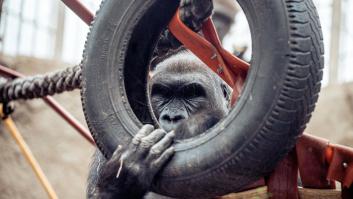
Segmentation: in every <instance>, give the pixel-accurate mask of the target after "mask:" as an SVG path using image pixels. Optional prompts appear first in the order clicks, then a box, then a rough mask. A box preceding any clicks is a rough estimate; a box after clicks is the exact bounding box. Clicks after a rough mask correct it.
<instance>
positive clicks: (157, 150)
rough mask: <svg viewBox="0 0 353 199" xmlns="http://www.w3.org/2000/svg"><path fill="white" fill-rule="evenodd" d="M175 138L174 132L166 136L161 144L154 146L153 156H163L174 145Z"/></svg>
mask: <svg viewBox="0 0 353 199" xmlns="http://www.w3.org/2000/svg"><path fill="white" fill-rule="evenodd" d="M174 137H175V133H174V131H171V132H169V133H168V134H167V135H166V136H164V137H163V138H162V139H161V140H160V141H159V142H157V143H156V144H155V145H153V146H152V148H151V150H150V153H152V154H161V153H162V152H163V151H165V150H166V149H167V148H168V147H170V145H171V144H172V142H173V140H174Z"/></svg>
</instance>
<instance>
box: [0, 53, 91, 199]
mask: <svg viewBox="0 0 353 199" xmlns="http://www.w3.org/2000/svg"><path fill="white" fill-rule="evenodd" d="M13 65H14V66H16V68H18V69H19V70H20V71H22V72H23V73H25V74H35V73H36V72H38V73H43V72H46V71H52V70H54V69H57V68H61V67H59V65H60V66H64V67H66V66H67V65H61V64H55V63H52V62H45V61H44V62H43V61H36V60H33V59H26V58H20V59H19V60H16V62H14V63H13ZM17 66H21V67H17ZM64 67H63V68H64ZM55 99H57V101H59V102H60V103H61V104H62V105H63V106H64V107H65V108H66V109H67V110H69V111H70V112H71V113H72V114H73V115H74V116H75V117H76V118H77V119H78V120H80V121H81V122H82V124H84V125H85V121H84V117H83V113H82V108H81V102H80V94H79V91H75V92H70V93H65V94H62V95H58V96H55ZM13 118H14V120H15V122H16V124H17V125H18V128H19V130H20V131H21V133H22V135H23V137H24V139H25V140H26V141H27V143H28V145H29V146H30V148H31V149H32V151H33V154H34V155H35V157H36V158H37V159H38V161H39V163H40V165H41V166H42V168H43V170H44V172H45V174H46V175H47V177H48V178H49V181H50V182H51V183H52V185H53V187H54V190H55V191H56V192H57V194H58V196H59V198H68V199H71V198H75V199H76V198H77V199H78V198H85V186H86V176H87V172H88V167H89V162H90V157H91V155H92V153H93V151H94V147H93V146H91V145H90V144H89V143H88V142H87V141H86V140H84V139H83V138H82V137H80V135H78V134H77V132H76V131H75V130H74V129H73V128H72V127H71V126H69V125H68V124H67V123H66V122H65V121H63V120H62V119H61V118H60V117H59V116H58V115H57V114H56V113H55V112H54V111H52V110H51V109H50V108H48V106H46V104H45V103H44V102H43V101H42V100H32V101H26V102H25V101H19V102H16V112H15V113H14V115H13ZM0 160H1V163H0V199H10V198H11V199H24V198H31V199H32V198H37V199H41V198H48V197H47V195H46V192H45V191H43V189H42V187H41V186H40V184H39V181H38V180H37V179H36V177H35V175H34V173H33V172H32V170H31V168H30V167H29V166H28V164H27V162H26V161H25V159H24V158H23V157H22V156H21V153H20V151H19V148H18V146H17V145H16V144H15V142H14V140H13V139H12V137H11V136H10V134H9V133H8V131H6V130H4V129H3V128H1V130H0Z"/></svg>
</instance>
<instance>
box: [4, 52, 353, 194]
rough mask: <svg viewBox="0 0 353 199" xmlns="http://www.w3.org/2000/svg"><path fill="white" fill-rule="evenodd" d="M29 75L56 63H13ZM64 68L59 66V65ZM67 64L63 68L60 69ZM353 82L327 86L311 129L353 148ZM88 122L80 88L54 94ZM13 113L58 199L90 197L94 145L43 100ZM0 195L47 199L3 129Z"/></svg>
mask: <svg viewBox="0 0 353 199" xmlns="http://www.w3.org/2000/svg"><path fill="white" fill-rule="evenodd" d="M9 62H10V64H11V65H14V66H16V67H17V68H18V69H20V71H22V72H24V73H25V74H36V73H43V72H46V71H52V70H53V69H55V68H58V67H57V66H58V65H59V66H64V67H65V66H66V65H62V64H55V63H51V62H43V61H36V60H33V59H26V58H20V59H17V60H16V61H12V62H11V61H9ZM59 68H60V67H59ZM61 68H63V67H61ZM352 96H353V84H346V85H344V86H332V87H328V88H325V89H323V91H322V94H321V97H320V102H319V103H318V105H317V109H316V111H315V113H314V115H313V119H312V120H311V122H310V124H309V126H308V128H307V132H310V133H312V134H315V135H318V136H321V137H325V138H328V139H329V140H331V141H332V142H333V143H340V144H345V145H347V146H352V147H353V97H352ZM55 98H56V99H57V100H58V101H59V102H61V104H62V105H64V107H66V108H67V109H68V110H69V111H70V112H71V113H73V115H74V116H75V117H76V118H78V119H79V120H80V121H81V122H82V123H83V124H85V122H84V118H83V114H82V107H81V103H80V97H79V92H78V91H75V92H70V93H65V94H62V95H58V96H55ZM16 105H17V108H16V112H15V114H14V115H13V117H14V120H15V122H16V124H17V125H18V128H19V130H20V131H21V133H22V134H23V136H24V138H25V140H26V141H27V143H28V145H29V146H30V147H31V149H32V150H33V153H34V155H35V156H36V158H37V159H38V161H39V163H40V165H41V166H42V168H43V170H44V172H45V173H46V174H47V176H48V178H49V180H50V182H51V183H52V185H53V187H54V189H55V191H56V192H57V194H58V196H59V198H68V199H71V198H74V199H79V198H85V186H86V177H87V172H88V167H89V166H88V165H89V162H90V156H91V154H92V153H93V150H94V147H92V146H91V145H90V144H89V143H88V142H87V141H86V140H84V139H83V138H82V137H80V136H79V135H78V134H77V133H76V131H75V130H74V129H73V128H71V127H70V126H69V125H68V124H66V123H65V122H64V121H63V120H62V119H61V118H60V117H59V116H58V115H57V114H56V113H55V112H53V111H52V110H50V109H49V108H48V107H47V106H46V105H45V104H44V103H43V102H42V100H32V101H28V102H25V101H19V102H16ZM0 160H1V163H0V199H26V198H30V199H32V198H36V199H42V198H43V199H44V198H47V195H46V193H45V192H44V191H43V189H42V188H41V186H40V184H39V182H38V180H37V179H36V178H35V175H34V174H33V172H32V170H31V169H30V167H29V166H28V164H27V162H26V161H25V159H24V158H23V157H22V156H21V153H20V151H19V148H18V146H17V145H16V144H15V142H14V140H13V139H12V138H11V136H10V135H9V133H8V132H7V131H6V130H4V129H3V128H2V127H0Z"/></svg>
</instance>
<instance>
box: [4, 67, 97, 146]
mask: <svg viewBox="0 0 353 199" xmlns="http://www.w3.org/2000/svg"><path fill="white" fill-rule="evenodd" d="M0 75H1V76H5V77H7V78H11V79H15V78H18V77H24V75H22V74H21V73H19V72H17V71H14V70H12V69H9V68H7V67H5V66H2V65H0ZM43 100H44V102H45V103H46V104H48V105H49V106H50V107H51V108H52V109H53V110H54V111H55V112H56V113H58V114H59V115H60V116H61V117H62V118H63V119H64V120H65V121H66V122H67V123H69V124H70V125H71V126H72V127H73V128H74V129H76V130H77V132H78V133H79V134H81V135H82V136H83V137H84V138H85V139H86V140H87V141H88V142H90V143H91V144H93V145H95V142H94V140H93V138H92V136H91V134H90V133H89V131H88V130H87V129H86V128H85V127H84V126H83V125H82V124H81V123H80V122H79V121H78V120H77V119H75V118H74V117H73V116H72V115H71V114H70V113H69V112H68V111H67V110H65V108H64V107H62V106H61V105H60V104H59V103H58V102H56V101H55V100H54V99H53V98H52V97H49V96H48V97H44V98H43Z"/></svg>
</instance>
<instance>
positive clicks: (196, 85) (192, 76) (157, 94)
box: [149, 50, 230, 139]
mask: <svg viewBox="0 0 353 199" xmlns="http://www.w3.org/2000/svg"><path fill="white" fill-rule="evenodd" d="M149 87H150V88H149V89H150V95H151V103H152V108H153V111H154V114H155V116H156V118H157V119H158V122H159V124H160V126H161V128H163V129H164V130H166V131H171V130H175V131H176V135H177V138H179V139H181V138H183V139H184V138H189V137H191V136H194V135H197V134H200V133H202V132H204V131H205V130H207V129H208V128H210V127H212V126H213V125H214V124H216V123H217V122H218V121H219V120H220V119H221V118H223V117H224V116H225V115H226V114H227V113H228V104H229V101H228V97H229V94H230V89H229V87H228V86H227V85H226V84H225V83H224V82H223V81H222V80H221V79H220V78H219V77H218V76H217V75H216V74H214V73H213V72H212V71H211V70H210V69H208V68H207V66H206V65H205V64H204V63H203V62H201V61H200V60H199V59H198V58H197V57H196V56H194V55H193V54H192V53H190V52H189V51H186V50H185V51H181V52H179V53H177V54H175V55H172V56H171V57H169V58H167V59H165V60H164V61H162V62H160V63H159V64H157V66H156V69H155V70H154V71H153V72H152V76H151V79H150V84H149Z"/></svg>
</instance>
